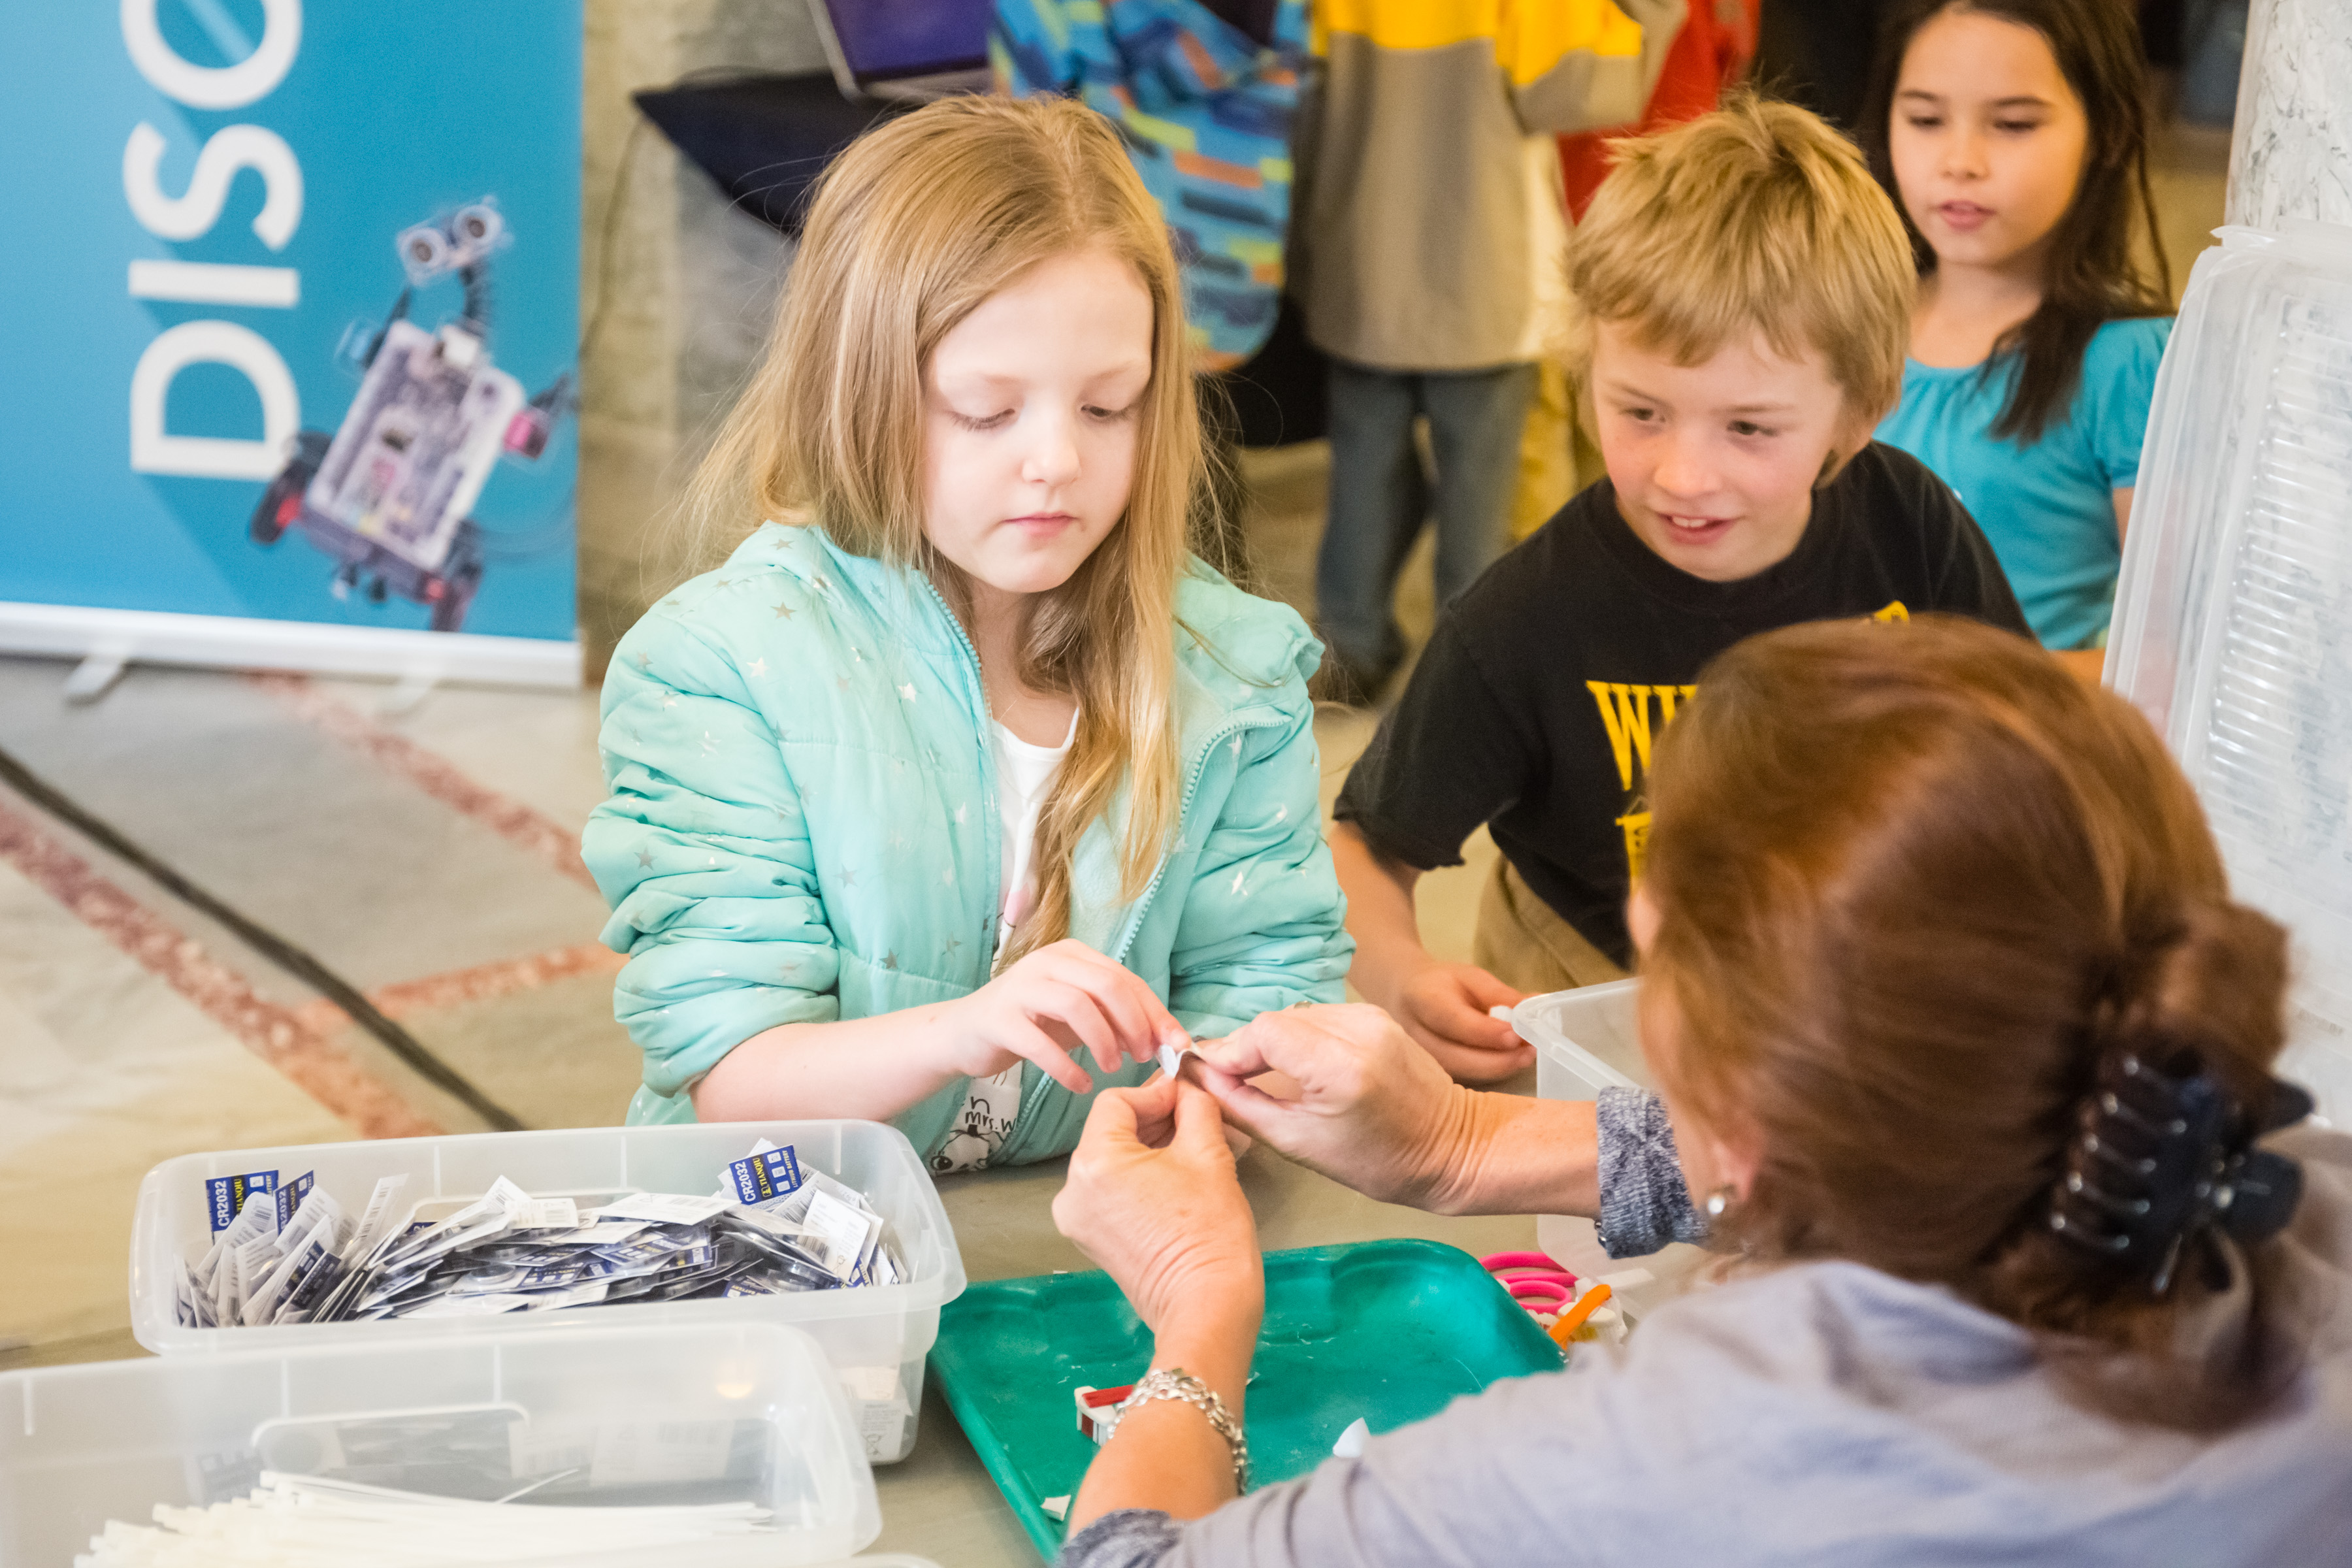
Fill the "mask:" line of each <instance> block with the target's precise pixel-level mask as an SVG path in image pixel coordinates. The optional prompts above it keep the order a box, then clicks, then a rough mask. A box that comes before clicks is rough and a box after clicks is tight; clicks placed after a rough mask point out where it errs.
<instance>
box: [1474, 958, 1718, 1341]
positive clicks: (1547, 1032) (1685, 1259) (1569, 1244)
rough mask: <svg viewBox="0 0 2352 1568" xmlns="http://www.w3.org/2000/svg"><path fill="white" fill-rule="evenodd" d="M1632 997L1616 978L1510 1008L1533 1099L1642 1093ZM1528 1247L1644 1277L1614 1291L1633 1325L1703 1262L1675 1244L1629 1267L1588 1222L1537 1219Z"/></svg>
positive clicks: (1603, 1271) (1627, 983) (1581, 1265)
mask: <svg viewBox="0 0 2352 1568" xmlns="http://www.w3.org/2000/svg"><path fill="white" fill-rule="evenodd" d="M1640 994H1641V982H1640V981H1638V980H1620V981H1618V982H1616V983H1615V984H1609V985H1587V986H1585V987H1583V988H1582V989H1580V990H1576V991H1554V992H1550V993H1549V994H1545V995H1541V996H1530V997H1528V999H1527V1000H1526V1001H1524V1002H1522V1003H1520V1004H1519V1005H1517V1007H1515V1008H1513V1009H1512V1010H1511V1026H1512V1027H1513V1028H1515V1029H1517V1031H1518V1033H1519V1037H1520V1038H1521V1039H1523V1040H1525V1041H1527V1042H1528V1044H1529V1045H1531V1046H1533V1047H1535V1048H1536V1094H1537V1096H1538V1098H1540V1099H1544V1100H1597V1099H1599V1098H1600V1095H1601V1090H1602V1089H1648V1088H1650V1087H1651V1084H1650V1069H1649V1067H1648V1065H1647V1064H1645V1063H1644V1062H1643V1059H1642V1029H1641V1020H1640V1018H1639V1017H1638V1016H1636V1014H1637V1006H1636V999H1637V998H1638V997H1639V996H1640ZM1536 1245H1538V1247H1542V1248H1543V1249H1544V1251H1546V1252H1547V1253H1549V1254H1550V1255H1551V1256H1552V1257H1553V1258H1558V1259H1559V1261H1560V1262H1562V1263H1565V1264H1567V1265H1568V1266H1569V1268H1572V1269H1574V1270H1575V1271H1576V1272H1578V1273H1579V1274H1591V1275H1595V1276H1602V1277H1613V1278H1617V1279H1622V1278H1623V1277H1624V1273H1625V1271H1627V1270H1629V1269H1632V1268H1640V1269H1641V1270H1642V1271H1643V1273H1646V1274H1647V1275H1649V1277H1650V1278H1649V1279H1648V1280H1647V1281H1646V1282H1644V1283H1642V1284H1638V1285H1633V1286H1630V1287H1628V1288H1626V1289H1621V1290H1620V1291H1619V1292H1618V1293H1619V1294H1620V1295H1621V1296H1622V1297H1623V1298H1624V1305H1625V1309H1626V1313H1627V1316H1628V1317H1629V1319H1638V1318H1639V1317H1640V1316H1641V1315H1642V1314H1643V1312H1645V1311H1647V1310H1649V1309H1651V1308H1653V1307H1654V1306H1656V1305H1658V1304H1659V1303H1660V1302H1662V1301H1664V1300H1666V1299H1667V1298H1668V1297H1670V1296H1672V1295H1673V1294H1674V1292H1675V1289H1677V1287H1678V1286H1679V1284H1680V1282H1681V1280H1682V1279H1683V1277H1684V1276H1685V1275H1686V1274H1688V1273H1689V1272H1690V1271H1691V1270H1692V1269H1693V1268H1696V1267H1697V1266H1698V1264H1699V1263H1700V1262H1701V1261H1702V1260H1703V1259H1704V1258H1705V1254H1704V1253H1702V1252H1701V1251H1700V1250H1699V1249H1698V1248H1696V1247H1685V1246H1681V1245H1675V1246H1671V1247H1666V1248H1665V1249H1664V1251H1662V1252H1658V1253H1654V1254H1652V1255H1651V1256H1650V1257H1649V1258H1644V1259H1643V1260H1642V1261H1641V1262H1640V1263H1639V1264H1630V1263H1627V1262H1624V1261H1622V1260H1620V1259H1616V1258H1611V1257H1610V1256H1609V1255H1608V1254H1607V1253H1605V1252H1603V1251H1602V1250H1601V1243H1600V1240H1599V1238H1598V1237H1596V1236H1595V1235H1594V1233H1593V1226H1592V1222H1591V1220H1589V1219H1578V1218H1576V1217H1574V1216H1572V1215H1556V1214H1548V1215H1537V1216H1536Z"/></svg>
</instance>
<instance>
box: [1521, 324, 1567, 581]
mask: <svg viewBox="0 0 2352 1568" xmlns="http://www.w3.org/2000/svg"><path fill="white" fill-rule="evenodd" d="M1575 438H1576V437H1575V422H1574V420H1573V418H1572V417H1571V416H1570V410H1569V405H1568V372H1567V371H1565V370H1563V369H1562V368H1560V366H1559V365H1558V364H1556V363H1553V362H1552V361H1550V360H1542V361H1539V362H1538V363H1537V365H1536V395H1535V400H1534V401H1533V402H1532V403H1530V404H1528V422H1527V425H1526V426H1525V427H1524V428H1523V429H1521V430H1520V432H1519V488H1518V492H1517V494H1516V495H1514V496H1513V497H1512V498H1511V538H1512V539H1513V540H1521V539H1525V538H1526V537H1527V536H1528V534H1530V533H1533V532H1534V531H1536V530H1537V529H1538V528H1541V527H1542V526H1543V525H1544V523H1545V522H1546V521H1549V519H1550V517H1551V515H1552V513H1554V512H1556V511H1558V510H1559V509H1560V508H1562V507H1564V506H1566V505H1567V504H1568V498H1569V497H1570V496H1572V495H1574V494H1575V493H1576V492H1577V490H1578V489H1580V488H1581V487H1580V486H1579V485H1578V484H1577V482H1576V455H1575V451H1574V449H1573V443H1574V441H1575Z"/></svg>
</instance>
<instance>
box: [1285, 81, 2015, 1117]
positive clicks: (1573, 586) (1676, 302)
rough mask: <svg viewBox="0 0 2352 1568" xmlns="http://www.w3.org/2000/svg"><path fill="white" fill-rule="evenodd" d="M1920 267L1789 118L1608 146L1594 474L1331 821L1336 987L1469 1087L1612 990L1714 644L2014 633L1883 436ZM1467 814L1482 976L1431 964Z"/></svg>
mask: <svg viewBox="0 0 2352 1568" xmlns="http://www.w3.org/2000/svg"><path fill="white" fill-rule="evenodd" d="M1914 276H1915V275H1914V271H1913V264H1912V257H1911V247H1910V244H1909V242H1908V240H1907V239H1906V237H1905V234H1904V231H1903V227H1902V225H1901V222H1900V220H1899V219H1898V218H1897V217H1896V216H1895V209H1894V207H1893V206H1892V205H1891V204H1889V202H1888V201H1887V199H1886V197H1885V194H1884V193H1883V192H1882V191H1881V190H1880V188H1879V187H1878V185H1877V184H1876V183H1875V182H1874V181H1873V180H1872V179H1871V177H1870V174H1869V172H1868V171H1867V169H1866V168H1865V167H1864V164H1863V163H1862V160H1861V158H1860V156H1859V155H1858V154H1857V153H1855V152H1854V151H1853V147H1852V145H1851V144H1850V143H1848V142H1846V141H1845V140H1844V139H1843V137H1841V136H1839V135H1838V134H1837V133H1836V132H1833V131H1832V130H1830V129H1829V128H1828V127H1827V126H1825V125H1823V124H1822V122H1821V121H1819V120H1817V119H1815V118H1814V117H1813V116H1811V114H1808V113H1806V112H1805V111H1804V110H1800V109H1795V108H1792V107H1790V106H1789V105H1786V104H1773V103H1763V102H1757V101H1753V100H1741V101H1739V102H1736V103H1734V104H1733V105H1732V106H1730V107H1728V108H1727V109H1725V110H1719V111H1717V113H1714V114H1711V115H1707V116H1706V117H1704V118H1702V119H1699V120H1696V121H1691V122H1689V123H1687V124H1685V125H1684V126H1681V127H1679V128H1677V129H1675V130H1674V131H1671V132H1666V133H1665V134H1664V135H1661V136H1654V137H1650V138H1646V139H1644V140H1642V141H1639V142H1620V143H1618V163H1617V166H1616V168H1615V169H1614V171H1613V172H1612V174H1610V177H1609V179H1608V180H1607V181H1606V182H1605V183H1604V184H1602V185H1601V190H1600V192H1599V194H1598V195H1596V197H1595V198H1594V201H1593V205H1592V207H1591V211H1590V212H1589V213H1588V214H1587V216H1586V217H1585V220H1584V222H1583V223H1582V224H1581V225H1580V226H1579V227H1578V229H1577V231H1576V235H1575V237H1574V239H1573V240H1572V241H1571V245H1570V254H1569V284H1570V292H1571V294H1572V295H1573V297H1574V300H1575V303H1576V307H1577V317H1576V336H1575V338H1574V339H1573V340H1572V341H1571V343H1570V357H1571V360H1572V361H1574V362H1575V363H1576V367H1577V368H1578V369H1579V370H1580V372H1581V373H1582V374H1581V375H1580V380H1581V381H1583V382H1584V383H1585V384H1587V385H1588V386H1589V387H1590V391H1591V397H1592V400H1593V402H1592V415H1593V418H1594V421H1595V426H1596V428H1597V431H1598V434H1599V437H1600V444H1601V454H1602V456H1603V458H1605V459H1606V460H1607V463H1608V468H1609V477H1608V478H1607V479H1602V480H1601V481H1600V482H1599V483H1597V484H1595V485H1593V486H1592V487H1591V489H1587V490H1585V491H1584V492H1583V493H1582V494H1581V495H1580V496H1578V497H1577V498H1576V499H1575V500H1572V501H1570V503H1569V504H1568V506H1567V507H1566V508H1565V509H1563V510H1561V512H1560V513H1559V516H1557V517H1555V518H1553V519H1552V520H1551V521H1549V523H1546V524H1545V525H1544V527H1543V528H1542V529H1541V530H1539V531H1538V532H1537V533H1536V534H1535V535H1534V536H1533V537H1532V538H1530V539H1528V541H1527V542H1525V543H1524V544H1522V545H1520V546H1519V547H1518V548H1517V549H1516V550H1514V551H1513V552H1511V553H1510V554H1508V555H1507V556H1505V557H1504V558H1503V559H1502V560H1501V561H1500V562H1498V563H1496V564H1495V565H1494V566H1493V567H1492V568H1490V569H1489V570H1488V571H1487V572H1486V574H1485V575H1484V576H1483V577H1481V578H1480V579H1479V580H1478V582H1477V583H1476V584H1474V585H1473V586H1472V587H1471V588H1470V589H1469V590H1468V591H1467V592H1465V594H1464V595H1462V596H1461V598H1460V599H1458V600H1457V601H1455V603H1454V605H1453V606H1452V608H1451V609H1450V610H1449V611H1448V612H1447V613H1446V616H1445V617H1444V620H1443V621H1442V622H1441V623H1440V625H1439V626H1438V628H1437V631H1436V634H1435V636H1434V637H1432V638H1431V641H1430V644H1429V647H1428V648H1427V649H1426V651H1424V652H1423V655H1422V658H1421V662H1420V664H1419V665H1418V666H1417V667H1416V668H1415V669H1414V671H1413V675H1412V682H1411V684H1410V685H1408V686H1407V688H1406V689H1405V692H1404V695H1403V697H1402V699H1401V700H1399V702H1398V704H1397V707H1396V709H1395V710H1394V711H1393V712H1391V714H1390V715H1389V716H1388V718H1387V720H1386V721H1384V722H1383V723H1382V724H1381V730H1380V733H1379V734H1378V735H1377V736H1376V737H1375V738H1374V739H1373V741H1372V743H1371V745H1370V748H1369V749H1368V750H1367V751H1366V752H1364V754H1363V756H1362V757H1361V758H1360V760H1359V761H1358V762H1357V763H1356V766H1355V768H1354V770H1353V771H1352V772H1351V773H1349V775H1348V783H1347V786H1346V788H1345V789H1343V790H1342V791H1341V792H1340V795H1339V805H1338V808H1337V811H1336V814H1335V815H1336V816H1337V822H1336V823H1335V825H1334V826H1333V829H1332V836H1331V837H1332V853H1333V856H1334V858H1335V859H1336V860H1337V861H1338V865H1339V880H1340V883H1341V885H1342V887H1344V888H1345V889H1346V891H1347V895H1348V925H1349V930H1350V931H1352V932H1353V933H1354V935H1355V937H1356V941H1357V944H1358V945H1357V953H1356V963H1355V967H1354V971H1353V973H1351V975H1350V976H1349V978H1350V979H1352V980H1353V981H1354V983H1355V984H1356V988H1357V989H1358V990H1359V991H1360V992H1361V993H1362V994H1364V995H1365V996H1366V997H1367V998H1368V999H1370V1001H1372V1002H1375V1003H1377V1004H1379V1005H1381V1006H1382V1007H1384V1008H1386V1009H1387V1010H1388V1011H1389V1013H1390V1014H1391V1015H1392V1016H1394V1017H1395V1018H1396V1019H1397V1021H1398V1022H1399V1023H1401V1024H1402V1025H1403V1026H1404V1027H1405V1028H1406V1030H1407V1031H1408V1032H1410V1033H1411V1034H1412V1036H1413V1037H1414V1038H1415V1039H1417V1040H1419V1041H1420V1042H1421V1043H1422V1045H1423V1046H1424V1047H1427V1048H1428V1049H1429V1050H1430V1052H1431V1053H1432V1054H1433V1056H1435V1057H1436V1058H1437V1059H1438V1060H1439V1061H1440V1062H1441V1063H1442V1064H1443V1065H1444V1067H1445V1068H1447V1070H1448V1071H1450V1072H1452V1073H1453V1074H1454V1076H1455V1077H1457V1078H1459V1079H1465V1080H1467V1081H1472V1082H1485V1081H1492V1080H1494V1079H1500V1078H1504V1077H1507V1076H1509V1075H1510V1074H1512V1073H1514V1072H1517V1071H1518V1070H1520V1069H1521V1068H1524V1067H1526V1066H1527V1064H1528V1062H1529V1061H1530V1060H1531V1059H1532V1054H1531V1052H1530V1051H1529V1050H1528V1047H1526V1046H1525V1045H1524V1044H1523V1043H1522V1042H1521V1041H1520V1040H1519V1039H1518V1037H1517V1036H1516V1035H1515V1034H1513V1033H1512V1030H1511V1026H1509V1025H1508V1024H1507V1023H1505V1022H1502V1021H1500V1020H1498V1019H1496V1018H1494V1017H1491V1016H1488V1009H1489V1008H1490V1007H1492V1006H1494V1005H1497V1004H1508V1003H1515V1002H1517V1001H1518V1000H1519V998H1520V997H1521V995H1522V994H1526V993H1527V992H1530V991H1540V990H1554V989H1559V988H1561V987H1563V986H1568V985H1577V984H1592V983H1595V982H1598V981H1601V980H1608V979H1614V978H1617V977H1619V976H1621V975H1622V973H1623V969H1622V965H1623V964H1624V963H1626V962H1627V959H1628V943H1627V938H1626V933H1625V921H1624V914H1623V907H1624V902H1625V895H1626V892H1627V890H1628V889H1629V887H1630V884H1631V880H1632V879H1633V877H1636V876H1638V875H1639V874H1640V872H1641V863H1642V854H1643V847H1644V845H1645V841H1646V836H1647V833H1648V825H1649V813H1648V810H1647V807H1646V805H1645V803H1644V800H1643V794H1644V784H1645V779H1644V775H1645V773H1646V771H1647V769H1648V767H1649V759H1650V747H1651V745H1652V743H1653V742H1654V740H1655V739H1656V737H1657V735H1658V732H1659V731H1661V730H1663V729H1664V727H1665V726H1666V725H1667V724H1668V723H1670V722H1672V721H1673V720H1674V716H1675V708H1676V706H1677V705H1678V704H1679V703H1681V702H1683V701H1685V700H1687V699H1688V697H1689V696H1690V694H1691V693H1692V692H1693V691H1694V690H1696V681H1697V679H1698V674H1699V670H1700V668H1701V667H1702V666H1704V665H1705V664H1706V661H1707V660H1708V659H1709V658H1712V657H1713V656H1714V655H1715V654H1717V653H1718V652H1720V651H1722V650H1723V649H1724V648H1727V647H1730V646H1731V645H1732V644H1733V643H1735V642H1737V641H1738V640H1739V639H1740V638H1741V637H1747V636H1748V635H1750V634H1751V633H1755V632H1759V631H1763V630H1766V629H1768V628H1769V627H1772V626H1787V625H1790V624H1791V623H1794V622H1799V621H1811V620H1822V619H1828V618H1832V617H1836V616H1874V617H1876V618H1877V619H1879V620H1882V621H1888V622H1900V621H1903V620H1906V619H1908V618H1909V617H1910V616H1913V615H1916V614H1921V613H1925V612H1927V611H1949V612H1954V613H1958V614H1960V615H1966V616H1974V617H1976V618H1978V619H1979V620H1983V621H1987V622H1990V623H1991V624H1992V625H1994V626H2003V627H2006V628H2009V629H2011V630H2013V631H2016V632H2018V633H2020V634H2021V635H2023V634H2025V633H2026V624H2025V619H2024V617H2023V616H2022V615H2021V613H2020V612H2019V610H2018V607H2017V601H2016V600H2015V598H2014V597H2012V596H2011V593H2010V588H2009V583H2008V581H2007V579H2006V578H2004V577H2003V576H2002V575H2001V571H2000V565H1999V563H1996V562H1995V560H1994V559H1993V554H1992V551H1991V548H1990V546H1989V545H1988V544H1987V543H1986V542H1985V540H1984V536H1983V535H1982V534H1981V533H1979V531H1978V530H1977V526H1976V524H1975V522H1974V521H1971V520H1970V519H1969V515H1968V512H1967V511H1966V510H1964V509H1963V508H1962V507H1961V505H1960V502H1959V500H1958V498H1957V497H1956V496H1954V495H1953V494H1952V492H1951V490H1950V489H1948V488H1947V487H1946V486H1945V485H1944V483H1943V482H1942V481H1941V480H1939V479H1937V478H1936V477H1935V476H1934V475H1933V474H1931V473H1929V472H1928V471H1927V469H1926V468H1923V467H1921V466H1920V464H1919V463H1918V462H1917V461H1916V459H1914V458H1910V457H1908V456H1907V455H1906V454H1904V453H1902V452H1900V451H1897V450H1895V448H1893V447H1884V446H1880V445H1876V444H1874V443H1873V442H1872V441H1871V439H1870V432H1871V430H1872V428H1873V427H1874V426H1875V425H1876V424H1877V422H1878V421H1879V419H1880V418H1881V417H1883V416H1885V413H1886V412H1887V410H1889V409H1890V408H1892V407H1893V406H1894V405H1895V399H1896V397H1897V396H1898V395H1899V394H1900V392H1901V388H1902V378H1903V358H1904V353H1905V348H1906V343H1907V342H1908V339H1909V331H1910V310H1911V303H1912V300H1913V296H1914V288H1915V284H1914ZM1482 823H1483V824H1486V826H1488V827H1489V829H1490V830H1491V832H1492V833H1493V836H1494V839H1495V844H1496V847H1497V848H1499V849H1500V850H1501V851H1502V858H1501V862H1500V864H1498V866H1497V867H1496V876H1495V879H1494V880H1493V881H1492V882H1491V883H1490V884H1489V886H1488V887H1487V889H1486V895H1485V897H1484V899H1483V900H1482V902H1481V905H1480V908H1479V914H1478V934H1477V945H1476V957H1477V959H1478V963H1476V964H1448V963H1439V962H1437V961H1436V960H1435V959H1433V958H1432V957H1431V956H1430V955H1429V953H1428V952H1427V951H1426V950H1424V949H1423V947H1422V945H1421V939H1420V935H1419V931H1418V929H1417V927H1416V926H1415V924H1414V920H1413V908H1412V887H1413V883H1414V882H1415V880H1417V879H1418V878H1419V877H1420V875H1421V873H1422V872H1423V871H1425V870H1429V869H1431V868H1435V867H1438V866H1450V865H1458V864H1459V863H1460V862H1461V858H1462V855H1461V848H1462V843H1463V840H1464V839H1465V838H1466V837H1469V835H1470V834H1471V833H1472V832H1473V831H1475V829H1476V828H1477V827H1478V826H1479V825H1480V824H1482Z"/></svg>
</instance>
